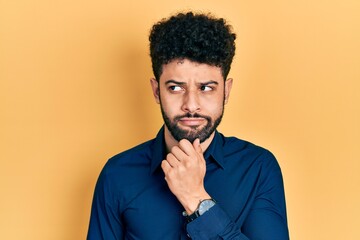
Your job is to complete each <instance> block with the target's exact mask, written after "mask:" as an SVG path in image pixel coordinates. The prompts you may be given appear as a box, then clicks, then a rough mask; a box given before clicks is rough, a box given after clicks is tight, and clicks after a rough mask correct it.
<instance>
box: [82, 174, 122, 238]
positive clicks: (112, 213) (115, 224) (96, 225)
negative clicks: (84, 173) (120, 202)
mask: <svg viewBox="0 0 360 240" xmlns="http://www.w3.org/2000/svg"><path fill="white" fill-rule="evenodd" d="M113 190H114V189H113V187H112V186H111V182H110V181H109V179H108V177H107V175H106V171H105V169H104V170H103V171H102V173H101V174H100V176H99V179H98V181H97V183H96V187H95V192H94V198H93V203H92V208H91V216H90V225H89V230H88V235H87V240H115V239H116V240H120V239H123V232H124V228H123V224H122V222H121V219H120V217H119V216H120V214H118V213H117V212H116V209H118V208H117V207H116V203H115V201H114V196H113V193H114V191H113Z"/></svg>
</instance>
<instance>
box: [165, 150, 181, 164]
mask: <svg viewBox="0 0 360 240" xmlns="http://www.w3.org/2000/svg"><path fill="white" fill-rule="evenodd" d="M166 161H167V162H168V163H169V164H170V166H171V167H176V166H178V165H179V163H180V162H179V160H178V159H177V158H176V157H175V156H174V154H172V153H169V154H168V155H167V156H166Z"/></svg>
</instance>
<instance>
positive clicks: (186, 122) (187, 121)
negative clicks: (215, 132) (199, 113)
mask: <svg viewBox="0 0 360 240" xmlns="http://www.w3.org/2000/svg"><path fill="white" fill-rule="evenodd" d="M204 121H205V118H201V117H195V118H191V117H184V118H180V119H179V123H180V124H181V125H183V126H188V127H196V126H199V125H201V124H203V123H204Z"/></svg>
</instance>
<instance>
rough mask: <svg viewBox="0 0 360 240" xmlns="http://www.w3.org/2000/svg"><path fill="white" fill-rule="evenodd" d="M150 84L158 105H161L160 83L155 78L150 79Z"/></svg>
mask: <svg viewBox="0 0 360 240" xmlns="http://www.w3.org/2000/svg"><path fill="white" fill-rule="evenodd" d="M150 84H151V88H152V92H153V95H154V98H155V101H156V103H160V88H159V82H158V81H156V79H155V78H151V79H150Z"/></svg>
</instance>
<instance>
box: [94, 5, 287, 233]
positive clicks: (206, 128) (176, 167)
mask: <svg viewBox="0 0 360 240" xmlns="http://www.w3.org/2000/svg"><path fill="white" fill-rule="evenodd" d="M235 38H236V36H235V34H234V33H232V31H231V27H230V26H229V25H227V24H226V22H225V20H223V19H216V18H214V17H212V16H210V15H204V14H193V13H191V12H189V13H185V14H177V15H175V16H172V17H171V18H169V19H165V20H162V21H161V22H159V23H157V24H155V25H154V26H153V28H152V30H151V33H150V38H149V39H150V55H151V59H152V65H153V71H154V76H155V77H154V78H153V79H151V86H152V91H153V94H154V97H155V101H156V102H157V103H158V104H160V108H161V112H162V115H163V119H164V122H165V124H164V126H163V127H162V128H161V130H160V131H159V133H158V135H157V136H156V138H155V139H153V140H150V141H148V142H145V143H143V144H141V145H139V146H137V147H135V148H132V149H130V150H127V151H125V152H123V153H120V154H118V155H116V156H114V157H113V158H111V159H110V160H109V161H108V162H107V164H106V165H105V167H104V169H103V170H102V172H101V174H100V176H99V179H98V182H97V184H96V189H95V193H94V199H93V205H92V212H91V219H90V226H89V232H88V240H101V239H106V240H112V239H141V240H147V239H154V240H157V239H158V240H167V239H169V240H173V239H189V238H192V239H204V240H205V239H206V240H208V239H242V240H245V239H263V240H285V239H288V238H289V237H288V228H287V219H286V208H285V197H284V189H283V181H282V175H281V171H280V167H279V165H278V163H277V161H276V159H275V158H274V156H273V155H272V154H271V153H270V152H269V151H267V150H265V149H263V148H260V147H258V146H255V145H253V144H251V143H249V142H246V141H243V140H239V139H237V138H234V137H224V136H223V135H222V134H221V133H219V132H217V131H216V128H217V126H218V125H219V123H220V121H221V118H222V116H223V112H224V104H226V103H227V101H228V99H229V94H230V90H231V86H232V79H231V78H227V75H228V73H229V70H230V65H231V62H232V59H233V56H234V53H235V43H234V41H235Z"/></svg>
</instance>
